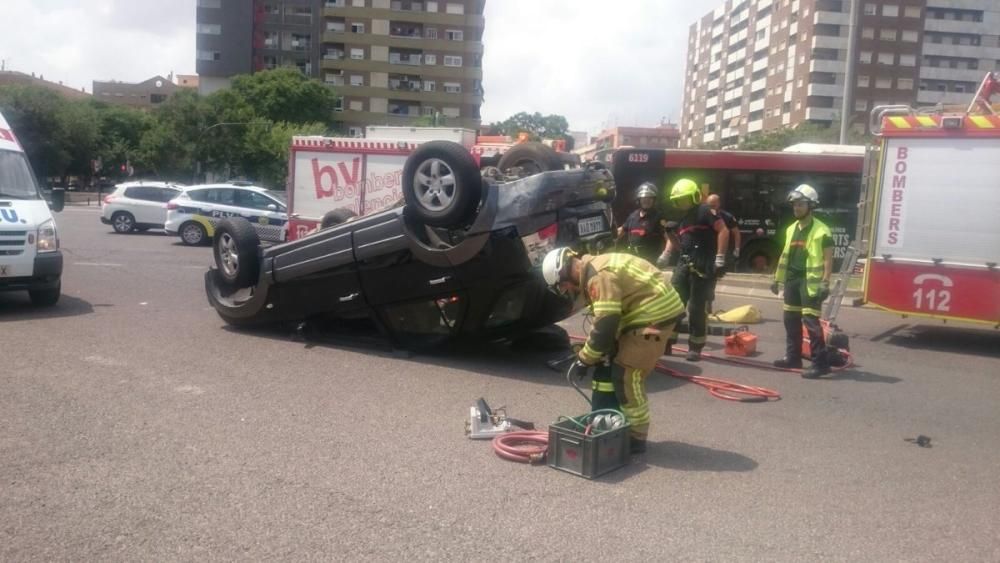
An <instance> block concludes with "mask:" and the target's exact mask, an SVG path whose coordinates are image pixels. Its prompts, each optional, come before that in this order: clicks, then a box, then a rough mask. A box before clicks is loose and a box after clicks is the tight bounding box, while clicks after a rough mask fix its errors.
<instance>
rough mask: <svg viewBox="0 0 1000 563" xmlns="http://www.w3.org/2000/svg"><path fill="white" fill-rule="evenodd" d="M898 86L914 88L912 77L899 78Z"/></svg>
mask: <svg viewBox="0 0 1000 563" xmlns="http://www.w3.org/2000/svg"><path fill="white" fill-rule="evenodd" d="M896 88H899V89H900V90H913V79H912V78H897V79H896Z"/></svg>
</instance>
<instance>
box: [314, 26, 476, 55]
mask: <svg viewBox="0 0 1000 563" xmlns="http://www.w3.org/2000/svg"><path fill="white" fill-rule="evenodd" d="M323 42H324V43H351V44H352V45H358V46H361V45H379V46H382V47H396V48H400V49H414V48H419V49H427V50H429V51H442V52H445V53H456V54H462V55H465V54H469V55H481V54H482V53H483V44H482V43H481V42H479V41H449V40H447V39H426V38H414V37H396V36H393V35H375V34H371V33H348V32H341V31H327V32H325V33H324V34H323Z"/></svg>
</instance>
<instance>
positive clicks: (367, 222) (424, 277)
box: [205, 141, 615, 348]
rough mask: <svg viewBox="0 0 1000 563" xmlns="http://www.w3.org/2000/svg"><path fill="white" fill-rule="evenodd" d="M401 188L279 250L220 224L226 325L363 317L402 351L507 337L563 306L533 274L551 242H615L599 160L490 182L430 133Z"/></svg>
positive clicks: (220, 296)
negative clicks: (379, 206)
mask: <svg viewBox="0 0 1000 563" xmlns="http://www.w3.org/2000/svg"><path fill="white" fill-rule="evenodd" d="M402 188H403V201H401V202H400V204H398V205H397V206H395V207H392V208H390V209H387V210H384V211H381V212H378V213H374V214H371V215H367V216H363V217H354V216H352V214H351V213H349V212H348V213H340V212H342V211H344V210H338V213H333V214H332V215H333V217H328V218H325V220H324V225H323V227H322V228H319V229H317V230H316V231H314V232H312V233H310V234H308V235H306V236H304V237H302V238H299V239H298V240H294V241H292V242H287V243H284V244H278V245H274V246H266V247H265V246H262V245H261V244H260V241H259V239H258V238H257V234H256V232H255V230H254V229H253V227H252V225H251V224H250V223H249V222H248V221H246V220H245V219H241V218H230V219H226V220H224V221H222V222H221V223H220V224H219V225H218V227H217V229H216V236H215V239H214V241H213V255H214V261H215V267H214V268H211V269H210V270H209V271H208V272H207V273H206V275H205V289H206V292H207V294H208V300H209V302H210V303H211V305H212V306H213V307H214V308H215V310H216V311H217V312H218V314H219V315H220V316H221V317H222V319H223V320H225V321H226V322H227V323H229V324H231V325H234V326H255V325H262V324H274V323H298V322H302V321H317V322H321V323H324V324H326V325H331V326H336V325H337V324H344V323H347V322H351V321H355V320H359V319H368V320H370V321H372V322H373V323H374V324H375V326H376V327H377V328H378V329H379V331H380V332H381V333H382V334H384V335H385V336H387V337H388V338H389V339H390V340H391V342H392V344H393V345H394V346H396V347H400V348H410V347H415V346H419V345H424V344H428V343H431V342H433V341H437V340H440V339H444V338H451V337H459V336H473V337H485V338H503V337H508V336H512V335H517V334H518V333H523V332H525V331H529V330H531V329H534V328H538V327H541V326H545V325H547V324H551V323H553V322H556V321H559V320H562V319H563V318H565V317H566V316H568V315H569V314H570V313H571V306H572V305H571V303H569V302H568V301H567V300H565V299H563V298H561V297H559V296H558V295H556V294H555V293H553V292H551V291H548V290H547V288H546V287H545V284H544V282H543V281H542V278H541V276H540V274H539V272H538V264H539V263H540V262H541V259H542V258H543V257H544V255H545V253H546V252H547V251H548V250H549V249H551V248H554V247H555V246H572V247H575V248H578V249H580V250H584V251H589V252H600V251H601V250H603V249H605V248H607V247H608V246H609V245H610V244H611V243H612V235H611V227H612V225H611V215H610V205H609V204H610V202H611V201H612V200H613V199H614V196H615V187H614V180H613V178H612V176H611V174H610V172H609V171H608V170H607V169H605V168H604V167H603V166H601V165H597V164H594V165H585V166H583V167H580V168H574V169H568V170H553V171H548V172H541V173H538V174H534V175H531V176H527V177H523V178H509V177H504V176H501V175H499V174H495V175H493V176H492V177H485V178H484V177H483V175H482V174H481V172H480V169H479V166H478V165H477V164H476V162H475V160H474V159H473V157H472V156H471V155H470V154H469V151H468V150H466V149H465V148H464V147H462V146H461V145H458V144H455V143H450V142H447V141H433V142H428V143H425V144H422V145H420V146H419V147H418V148H417V149H416V150H415V151H414V152H413V153H412V154H411V155H410V156H409V157H408V158H407V160H406V164H405V167H404V169H403V178H402ZM332 223H336V224H332Z"/></svg>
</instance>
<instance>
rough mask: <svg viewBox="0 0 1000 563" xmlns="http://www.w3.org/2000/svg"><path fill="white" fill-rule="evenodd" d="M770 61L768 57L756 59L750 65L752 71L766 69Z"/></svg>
mask: <svg viewBox="0 0 1000 563" xmlns="http://www.w3.org/2000/svg"><path fill="white" fill-rule="evenodd" d="M768 62H769V59H768V57H764V58H763V59H760V60H759V61H754V63H753V66H751V67H750V69H751V71H752V72H757V71H758V70H764V69H765V68H767V63H768Z"/></svg>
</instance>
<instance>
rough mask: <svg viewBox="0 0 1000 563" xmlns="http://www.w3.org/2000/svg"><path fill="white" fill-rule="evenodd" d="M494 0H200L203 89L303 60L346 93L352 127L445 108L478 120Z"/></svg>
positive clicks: (453, 116) (467, 123)
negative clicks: (486, 13)
mask: <svg viewBox="0 0 1000 563" xmlns="http://www.w3.org/2000/svg"><path fill="white" fill-rule="evenodd" d="M485 2H486V0H450V1H446V0H442V1H417V0H275V1H261V0H254V1H253V2H248V1H246V0H198V12H197V13H198V15H197V17H198V55H197V57H198V74H199V77H200V82H201V91H202V92H210V91H213V90H215V89H218V88H221V87H225V85H226V84H228V81H229V79H230V78H231V77H232V76H234V75H236V74H243V73H250V72H256V71H260V70H264V69H269V68H276V67H278V66H285V65H294V66H296V67H297V68H299V69H300V70H301V71H302V72H303V73H305V74H307V75H309V76H312V77H315V78H317V79H319V80H321V81H323V82H324V83H326V84H329V85H330V86H331V87H333V88H335V89H336V91H337V92H338V93H339V94H341V96H342V98H341V105H340V106H339V107H338V111H339V113H340V117H341V121H342V122H343V123H344V126H345V128H346V129H348V130H349V131H350V133H351V134H360V132H361V131H362V128H363V127H364V126H365V125H409V124H412V123H413V122H414V121H415V120H417V119H418V118H420V117H424V116H426V117H434V116H437V117H439V118H441V119H443V123H446V124H448V125H456V126H461V127H468V128H478V127H479V124H480V113H479V111H480V106H481V105H482V102H483V88H482V78H483V73H482V57H483V43H482V37H483V30H484V27H485V19H484V17H483V10H484V8H485Z"/></svg>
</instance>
